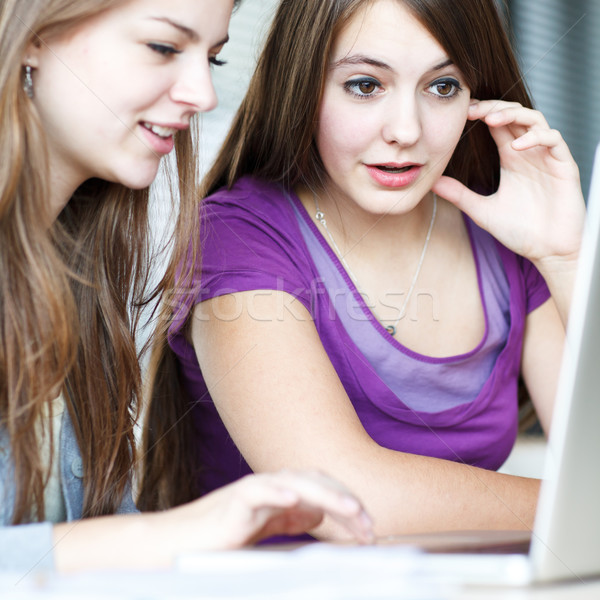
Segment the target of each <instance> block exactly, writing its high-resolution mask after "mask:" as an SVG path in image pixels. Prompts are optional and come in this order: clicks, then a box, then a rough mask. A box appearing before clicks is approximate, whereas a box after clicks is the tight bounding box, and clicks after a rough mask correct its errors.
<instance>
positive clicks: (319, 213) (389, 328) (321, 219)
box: [313, 192, 437, 336]
mask: <svg viewBox="0 0 600 600" xmlns="http://www.w3.org/2000/svg"><path fill="white" fill-rule="evenodd" d="M313 198H314V200H315V209H316V213H315V219H316V220H317V221H318V222H319V223H321V225H322V226H323V229H324V230H325V231H326V232H327V235H328V236H329V239H330V240H331V245H332V246H333V249H334V250H335V251H336V253H337V255H338V256H339V258H340V260H341V261H342V264H343V265H344V268H345V269H346V272H347V273H348V275H349V276H350V278H351V279H352V281H353V282H354V285H355V286H356V289H357V290H358V291H359V292H360V293H361V295H362V296H363V297H364V294H363V292H362V290H361V289H360V286H359V285H358V280H357V279H356V276H355V275H354V273H353V272H352V269H351V268H350V267H349V266H348V263H347V262H346V259H345V258H344V256H343V254H342V253H341V252H340V249H339V247H338V245H337V244H336V243H335V240H334V239H333V235H331V231H329V227H327V221H326V220H325V213H324V212H323V211H322V210H321V209H320V207H319V200H318V198H317V195H316V194H315V193H314V192H313ZM436 213H437V196H436V195H435V194H433V210H432V211H431V220H430V221H429V228H428V229H427V235H426V236H425V243H424V244H423V250H421V256H420V257H419V262H418V263H417V268H416V270H415V273H414V275H413V278H412V281H411V283H410V287H409V288H408V293H407V294H406V298H404V302H403V303H402V306H401V307H400V314H399V316H398V318H397V319H396V320H395V321H394V322H393V323H392V324H391V325H387V326H385V328H386V330H387V332H388V333H389V334H390V335H391V336H395V335H396V327H397V325H398V323H399V322H400V319H402V317H403V316H404V313H405V311H406V307H407V306H408V301H409V300H410V297H411V296H412V293H413V290H414V289H415V285H416V284H417V279H419V274H420V273H421V267H422V266H423V261H424V260H425V254H426V253H427V246H429V239H430V238H431V232H432V230H433V224H434V223H435V215H436Z"/></svg>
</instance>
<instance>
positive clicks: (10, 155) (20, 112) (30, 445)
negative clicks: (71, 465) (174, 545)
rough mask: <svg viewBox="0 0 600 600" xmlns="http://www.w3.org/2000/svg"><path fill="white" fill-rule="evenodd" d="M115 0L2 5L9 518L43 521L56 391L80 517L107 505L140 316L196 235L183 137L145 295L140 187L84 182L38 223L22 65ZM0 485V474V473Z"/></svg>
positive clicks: (37, 139)
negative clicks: (167, 258) (164, 254)
mask: <svg viewBox="0 0 600 600" xmlns="http://www.w3.org/2000/svg"><path fill="white" fill-rule="evenodd" d="M122 1H123V0H28V1H27V2H23V0H1V1H0V56H2V61H1V62H0V274H1V277H2V279H1V283H0V427H1V428H2V429H3V430H4V431H5V432H6V434H7V435H8V438H9V440H10V447H11V454H12V462H13V466H14V486H15V502H14V511H13V517H12V520H13V523H22V522H26V521H28V520H30V519H31V518H34V517H33V515H35V518H38V519H43V518H44V507H43V492H44V485H45V481H46V478H47V473H46V469H45V468H44V466H43V462H42V460H41V457H40V453H39V450H38V439H37V435H36V424H37V423H39V422H40V421H41V420H42V419H41V417H42V414H43V411H44V407H45V406H46V405H47V404H48V403H49V402H51V401H52V400H53V398H55V397H56V396H57V395H58V394H59V393H61V392H62V393H63V395H64V398H65V402H66V407H67V410H68V412H69V414H70V417H71V420H72V422H73V426H74V429H75V433H76V437H77V441H78V443H79V447H80V449H81V454H82V459H83V466H84V473H85V476H84V505H83V515H84V516H95V515H101V514H108V513H111V512H114V511H115V509H116V508H117V507H118V505H119V503H120V502H121V500H122V498H123V495H124V493H125V490H126V489H127V486H128V484H129V482H130V473H131V467H132V464H133V461H134V460H135V445H134V434H133V427H134V421H135V419H136V417H137V411H138V408H137V402H138V399H139V398H140V395H141V373H140V364H139V356H138V351H137V350H136V344H135V335H136V332H137V330H138V327H139V324H140V311H141V309H142V307H143V306H144V305H145V304H146V303H147V302H149V301H150V300H153V299H156V298H159V297H162V296H163V295H164V294H165V291H166V290H169V289H171V288H172V286H173V281H174V269H175V265H176V264H177V263H178V262H179V261H180V258H181V256H182V255H183V251H184V247H185V249H186V251H189V252H191V253H192V254H194V252H195V249H194V248H193V247H192V248H191V249H188V248H187V247H188V243H189V240H190V239H194V238H195V237H196V236H194V235H193V229H192V227H193V226H194V224H195V218H194V215H195V202H196V200H197V198H198V195H197V187H198V182H197V180H196V173H197V165H196V161H195V158H194V155H193V150H192V134H191V132H189V131H186V132H180V133H179V134H178V136H177V140H176V157H177V169H178V177H179V180H180V190H179V191H180V198H179V202H178V208H179V212H178V214H179V216H178V218H177V221H176V224H175V230H174V239H175V240H176V241H175V243H174V246H173V248H172V249H173V260H172V262H170V263H169V265H168V266H167V269H166V273H165V275H164V277H163V278H162V280H161V281H160V283H159V284H158V285H157V286H156V287H155V288H154V289H153V290H152V291H149V289H148V284H149V264H150V256H149V255H150V244H149V224H148V201H149V191H148V189H145V190H138V191H133V190H130V189H128V188H126V187H124V186H122V185H120V184H115V183H108V182H105V181H102V180H97V179H96V180H89V181H87V182H85V183H84V184H83V185H82V186H81V187H80V188H79V189H78V190H77V191H76V192H75V194H74V195H73V197H72V198H71V200H70V201H69V203H68V204H67V206H66V208H65V209H64V210H63V211H62V213H61V214H60V216H59V218H58V219H57V221H56V222H55V223H54V225H53V226H52V227H51V228H48V226H47V223H48V222H49V219H48V218H44V217H47V216H48V206H47V205H48V198H49V197H50V193H49V184H48V181H49V172H48V153H47V148H46V142H45V137H44V131H43V128H42V125H41V122H40V118H39V116H38V114H37V111H36V108H35V105H34V104H33V103H32V102H31V100H30V99H29V98H28V97H27V94H26V93H25V91H24V90H23V81H22V80H23V69H22V60H23V57H24V55H25V52H26V49H27V48H28V47H29V44H31V43H44V40H47V39H49V38H50V37H51V36H53V35H56V34H58V33H61V32H64V31H66V30H68V29H70V28H72V27H74V26H75V25H77V24H79V23H81V22H82V21H83V20H85V19H88V18H90V17H92V16H95V15H97V14H98V13H100V12H101V11H104V10H107V9H109V8H111V7H113V6H114V5H117V4H119V3H120V2H122ZM7 485H8V482H7Z"/></svg>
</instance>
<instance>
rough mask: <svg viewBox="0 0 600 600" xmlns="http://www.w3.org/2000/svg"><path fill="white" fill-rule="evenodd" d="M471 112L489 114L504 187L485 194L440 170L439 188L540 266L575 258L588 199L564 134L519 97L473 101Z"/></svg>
mask: <svg viewBox="0 0 600 600" xmlns="http://www.w3.org/2000/svg"><path fill="white" fill-rule="evenodd" d="M468 119H469V120H472V121H474V120H477V119H481V120H482V121H484V122H485V123H486V124H487V125H488V127H489V129H490V133H491V135H492V137H493V138H494V141H495V142H496V145H497V146H498V152H499V155H500V185H499V188H498V190H497V191H496V193H494V194H492V195H491V196H480V195H479V194H476V193H475V192H473V191H471V190H469V189H468V188H466V187H465V186H464V185H462V184H461V183H459V182H458V181H456V180H455V179H451V178H449V177H441V178H440V180H439V181H438V182H437V183H436V184H435V186H434V187H433V190H434V191H435V192H436V193H437V194H438V195H439V196H441V197H443V198H446V199H447V200H449V201H450V202H452V203H453V204H455V205H456V206H457V207H458V208H460V209H461V210H462V211H464V212H465V213H467V214H468V215H469V216H470V217H471V218H472V219H473V220H474V221H475V222H476V223H477V224H478V225H480V226H481V227H483V228H484V229H486V230H487V231H489V232H490V233H491V234H492V235H493V236H494V237H495V238H496V239H498V240H499V241H500V242H501V243H503V244H504V245H505V246H507V247H508V248H510V249H511V250H512V251H513V252H516V253H517V254H520V255H522V256H525V257H526V258H529V259H530V260H532V261H533V262H535V263H538V265H540V264H543V263H544V262H548V261H549V262H556V261H560V262H564V261H566V262H567V263H569V262H576V259H577V256H578V253H579V247H580V243H581V234H582V230H583V221H584V216H585V205H584V201H583V196H582V192H581V185H580V181H579V170H578V168H577V165H576V164H575V161H574V160H573V157H572V156H571V153H570V152H569V149H568V147H567V145H566V143H565V141H564V140H563V138H562V136H561V135H560V133H559V132H558V131H556V130H553V129H550V127H549V126H548V123H547V122H546V120H545V118H544V116H543V115H542V114H541V113H540V112H538V111H536V110H532V109H528V108H524V107H523V106H521V105H520V104H518V103H516V102H504V101H501V100H486V101H473V102H472V104H471V106H470V108H469V114H468Z"/></svg>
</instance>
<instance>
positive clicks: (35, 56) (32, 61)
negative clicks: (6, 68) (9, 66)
mask: <svg viewBox="0 0 600 600" xmlns="http://www.w3.org/2000/svg"><path fill="white" fill-rule="evenodd" d="M39 58H40V43H39V42H31V44H29V46H27V50H26V51H25V54H24V55H23V60H22V61H21V65H22V66H23V67H24V66H26V65H29V66H30V67H32V68H34V69H37V68H38V66H39Z"/></svg>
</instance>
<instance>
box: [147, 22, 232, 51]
mask: <svg viewBox="0 0 600 600" xmlns="http://www.w3.org/2000/svg"><path fill="white" fill-rule="evenodd" d="M150 20H152V21H160V22H161V23H166V24H167V25H171V27H175V29H178V30H179V31H181V32H182V33H183V34H184V35H185V36H186V37H188V38H189V39H190V40H191V41H192V42H197V41H198V40H199V39H200V36H199V35H198V34H197V33H196V32H195V31H194V30H193V29H190V28H189V27H186V26H185V25H182V24H181V23H177V21H173V20H172V19H169V18H168V17H150ZM228 41H229V35H226V36H225V37H224V38H223V39H222V40H220V41H218V42H217V43H216V44H215V45H214V46H213V48H219V47H220V46H224V45H225V44H226V43H227V42H228Z"/></svg>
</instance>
